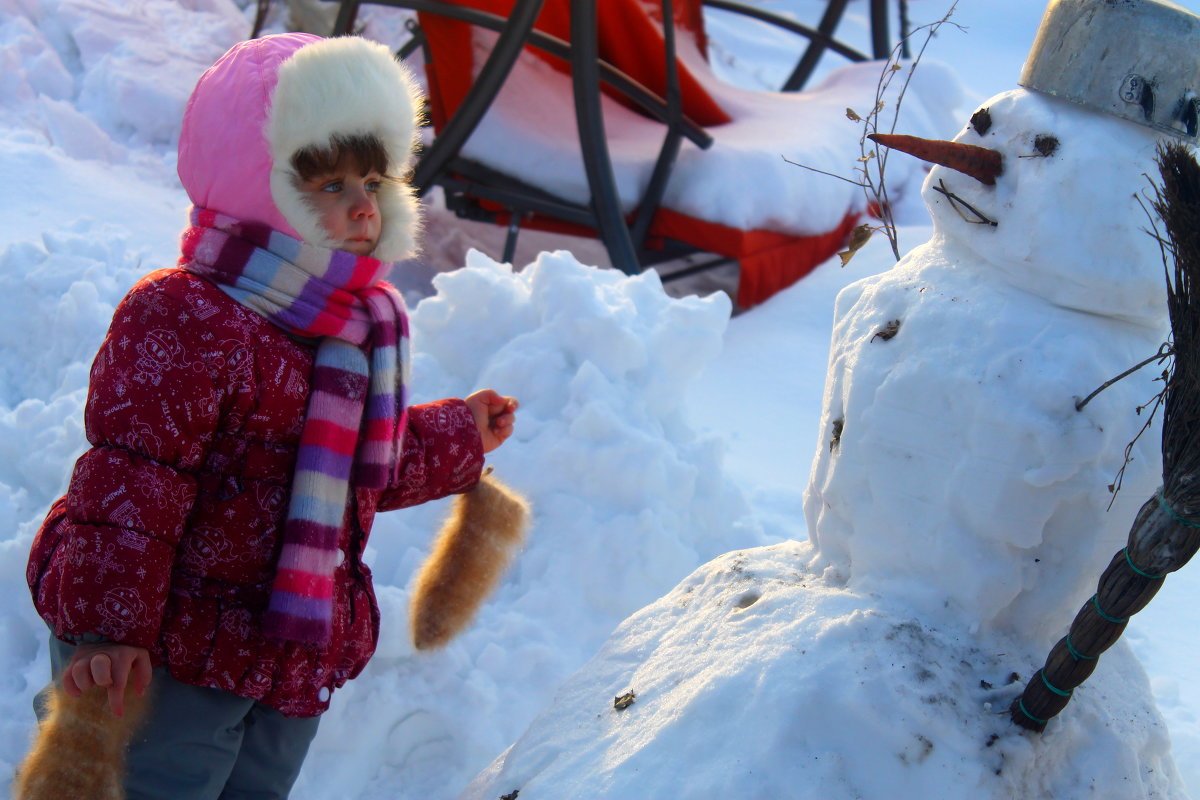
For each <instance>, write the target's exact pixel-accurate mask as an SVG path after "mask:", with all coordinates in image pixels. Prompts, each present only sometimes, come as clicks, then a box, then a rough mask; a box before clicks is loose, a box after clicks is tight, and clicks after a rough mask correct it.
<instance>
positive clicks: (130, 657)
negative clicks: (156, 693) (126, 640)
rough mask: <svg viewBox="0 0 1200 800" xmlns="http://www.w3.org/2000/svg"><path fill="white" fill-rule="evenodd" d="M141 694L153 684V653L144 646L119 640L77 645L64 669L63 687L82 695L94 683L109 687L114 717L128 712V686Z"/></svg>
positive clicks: (67, 691)
mask: <svg viewBox="0 0 1200 800" xmlns="http://www.w3.org/2000/svg"><path fill="white" fill-rule="evenodd" d="M126 685H128V686H130V687H132V688H133V690H134V691H135V692H137V693H138V695H139V696H140V695H142V694H144V693H145V692H146V687H147V686H149V685H150V653H149V652H148V651H147V650H146V648H144V647H134V646H133V645H128V644H118V643H116V642H104V643H102V644H81V645H78V646H76V648H75V653H74V655H72V656H71V663H69V664H67V668H66V669H65V670H63V689H64V690H65V691H66V693H67V694H69V695H71V696H72V697H79V696H80V695H82V694H83V693H84V692H86V691H89V690H91V688H92V687H93V686H101V687H104V688H106V689H108V707H109V708H110V709H112V713H113V714H114V715H115V716H118V717H122V716H124V715H125V687H126Z"/></svg>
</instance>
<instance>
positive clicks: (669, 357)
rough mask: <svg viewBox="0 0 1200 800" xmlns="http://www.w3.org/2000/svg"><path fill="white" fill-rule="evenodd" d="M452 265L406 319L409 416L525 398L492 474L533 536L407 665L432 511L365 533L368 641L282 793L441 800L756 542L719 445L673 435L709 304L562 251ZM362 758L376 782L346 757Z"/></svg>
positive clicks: (681, 432) (706, 327) (398, 517)
mask: <svg viewBox="0 0 1200 800" xmlns="http://www.w3.org/2000/svg"><path fill="white" fill-rule="evenodd" d="M468 261H469V263H468V265H467V267H466V268H465V269H463V270H460V271H457V272H454V273H448V274H443V275H440V276H438V277H437V278H436V279H435V285H436V287H437V294H436V296H434V297H431V298H429V299H426V300H424V301H422V302H421V303H420V304H419V305H418V306H417V308H416V309H415V311H414V313H413V315H412V322H413V341H414V347H415V353H414V358H413V362H414V377H413V382H414V385H415V386H416V387H417V389H418V390H419V392H420V395H421V396H420V397H417V398H416V400H417V401H420V400H421V399H431V398H435V397H444V396H462V395H464V394H466V393H467V392H469V391H471V390H472V389H474V388H478V387H482V386H493V387H495V388H496V389H498V390H500V391H503V392H505V393H511V394H513V395H515V396H516V397H517V398H519V399H520V400H521V410H520V413H519V416H518V423H517V428H516V433H515V434H514V437H513V439H512V440H511V441H510V442H509V443H508V444H506V445H505V447H503V448H501V449H500V450H498V451H496V453H494V454H493V455H492V456H490V457H489V462H490V463H492V464H493V465H494V466H495V467H496V474H497V476H498V477H500V478H501V479H502V480H504V481H505V482H507V483H509V484H510V485H512V486H513V487H514V488H516V489H517V490H519V491H521V492H523V493H524V494H525V495H526V496H527V497H528V498H529V500H530V502H531V504H532V506H533V510H534V524H533V528H532V530H531V531H530V534H529V540H528V543H527V545H526V548H525V551H524V552H523V553H522V554H521V555H520V556H519V557H518V560H517V563H516V566H515V567H514V569H513V571H512V573H511V574H510V575H509V576H508V578H507V579H506V581H505V583H504V584H503V585H502V586H501V588H500V590H499V591H498V593H497V595H496V597H495V598H494V599H493V600H492V601H491V602H490V603H489V604H488V605H487V606H485V607H484V609H483V610H482V612H481V613H480V616H479V618H478V619H477V620H476V622H475V623H474V624H473V625H472V627H471V628H470V629H469V630H468V631H467V632H466V633H465V634H464V635H463V636H462V637H461V638H460V639H458V640H456V641H455V642H453V643H451V645H450V646H449V647H448V648H447V649H446V650H444V651H442V652H438V653H434V654H420V655H418V654H416V653H415V652H414V651H413V650H412V647H411V645H410V644H409V641H408V637H409V633H408V628H407V602H408V598H409V592H410V590H411V586H410V580H411V577H412V574H413V573H414V572H415V570H416V567H417V565H418V564H419V563H420V560H421V559H422V558H423V557H424V554H425V553H426V552H427V550H428V546H429V542H430V537H431V535H432V532H433V531H434V530H435V529H436V526H437V524H438V520H439V516H440V514H441V513H443V510H444V507H445V506H444V503H438V504H430V505H427V506H422V507H418V508H415V509H409V510H405V511H403V512H399V513H395V514H385V515H381V516H380V517H379V518H378V520H377V522H376V530H375V532H374V533H373V534H372V537H371V546H370V550H371V552H370V554H369V558H368V563H370V564H371V566H372V570H373V572H374V574H375V579H376V586H377V588H379V589H380V594H381V604H382V606H383V620H384V622H383V634H382V635H383V642H382V644H381V647H380V650H379V652H378V653H377V654H376V656H375V658H374V660H373V661H372V662H371V664H370V666H369V667H368V669H367V672H366V674H365V675H364V676H363V677H362V678H361V679H359V680H357V681H354V682H352V683H351V684H350V685H348V686H347V687H346V688H345V689H343V690H342V691H341V692H340V693H339V696H338V702H337V703H335V704H334V707H333V708H332V709H331V710H330V712H329V713H328V714H326V716H325V719H324V720H323V722H322V728H321V733H320V735H319V737H318V739H317V742H316V743H315V744H314V749H313V753H312V755H311V756H310V758H311V759H312V761H313V763H314V764H322V765H324V766H322V767H321V768H320V769H313V770H308V771H306V773H305V774H304V776H303V777H302V779H301V783H300V784H299V786H298V791H302V792H305V793H307V796H312V797H332V796H337V793H339V792H344V791H346V792H347V795H346V796H358V791H353V792H349V791H348V790H347V789H346V787H347V786H351V785H352V786H361V787H362V791H367V792H379V793H380V794H379V796H386V795H387V791H388V789H387V787H393V789H392V791H394V787H395V786H397V785H403V786H404V787H405V792H406V793H408V794H407V795H406V796H411V797H447V796H450V795H451V794H453V792H454V791H456V790H457V789H459V788H461V786H462V785H463V784H464V783H465V782H466V780H467V779H468V778H469V777H470V775H471V774H473V773H474V771H475V770H476V769H477V768H478V767H479V766H480V765H481V764H484V763H486V762H487V760H488V759H489V758H490V757H491V756H493V755H495V753H496V752H498V751H499V750H501V749H502V748H503V747H504V746H505V745H506V744H507V743H508V742H510V741H512V739H513V738H515V736H516V735H517V733H519V732H520V731H521V730H522V729H523V727H524V725H525V724H526V723H527V722H528V721H529V720H530V719H531V718H532V716H533V714H534V713H535V712H536V711H537V709H538V708H540V707H541V706H542V705H543V704H544V703H545V702H547V701H548V700H549V699H550V696H551V692H552V690H553V688H554V685H555V684H556V683H557V682H558V681H559V680H560V679H561V678H563V677H565V676H566V675H567V674H568V673H569V672H570V670H571V669H573V668H574V667H575V666H577V665H578V664H579V663H581V662H582V661H583V660H584V659H586V658H587V657H588V656H589V655H590V654H591V653H592V652H594V650H595V648H596V646H597V645H598V644H599V642H600V641H602V640H603V638H604V636H605V635H607V634H608V632H609V631H610V630H611V629H612V628H613V626H615V625H616V624H617V623H618V622H619V621H620V620H621V619H623V618H624V617H625V616H627V615H628V614H629V613H631V612H632V611H634V610H635V609H637V608H638V607H639V606H641V605H644V604H645V603H647V602H650V601H651V600H653V599H654V598H656V597H658V596H660V595H661V594H662V593H663V592H664V591H666V590H667V589H668V588H669V587H670V586H671V585H672V584H673V583H674V582H675V581H676V580H678V576H679V575H681V574H686V573H687V572H688V571H690V570H691V569H692V568H693V566H694V565H695V564H697V563H701V562H703V561H705V560H707V559H709V558H711V557H713V556H715V555H716V554H718V553H721V552H724V551H726V550H728V549H729V548H730V547H735V546H738V544H737V543H739V542H742V543H745V542H759V541H761V539H760V538H759V537H758V536H757V535H756V531H755V530H754V529H753V528H752V527H749V526H748V524H747V520H746V519H745V514H746V513H747V511H748V509H747V508H746V506H745V503H744V501H743V500H742V497H741V494H740V493H739V492H738V490H737V489H736V488H734V487H733V486H732V485H731V484H730V482H729V481H728V480H727V479H726V478H725V477H724V473H723V470H722V467H721V451H720V447H719V445H718V443H717V441H716V440H715V439H713V438H711V437H709V438H699V437H697V436H696V435H695V434H694V433H693V432H692V431H691V429H690V428H689V427H688V426H687V425H686V424H685V423H684V422H683V421H682V420H681V404H682V401H683V399H684V397H686V395H687V392H688V389H689V387H690V385H691V383H692V381H693V380H694V378H695V376H696V375H697V373H698V372H699V371H700V370H701V369H702V368H703V367H704V366H705V365H706V364H707V363H708V362H709V361H710V360H711V359H712V358H713V357H714V356H715V355H716V354H717V352H718V351H719V349H720V346H721V337H722V334H723V332H724V329H725V326H726V323H727V321H728V319H729V312H730V302H729V299H728V298H727V297H726V296H725V295H713V296H711V297H709V298H707V299H699V298H694V297H693V298H687V299H684V300H673V299H671V298H669V297H667V296H666V295H665V294H664V293H663V291H662V287H661V284H660V283H659V282H658V278H657V276H656V275H655V273H652V272H651V273H647V274H645V275H643V276H641V277H636V278H628V277H625V276H623V275H621V274H620V273H615V272H611V271H606V272H599V271H597V270H595V269H592V268H589V267H585V266H582V265H580V264H579V263H578V262H577V261H576V260H575V259H574V258H573V257H572V256H571V255H570V254H569V253H566V252H559V253H552V254H551V253H546V254H543V255H542V256H541V257H540V258H539V259H538V260H537V262H535V263H534V264H532V265H529V266H528V267H526V268H525V269H524V270H522V271H521V272H520V273H514V272H513V270H512V268H511V267H510V266H508V265H502V264H497V263H496V262H494V261H492V260H491V259H488V258H487V257H485V256H482V255H480V254H478V253H472V254H471V256H470V258H469V259H468ZM564 587H571V588H570V590H569V591H566V590H564ZM364 749H366V750H367V751H368V752H369V753H370V755H371V762H372V763H376V762H377V763H378V764H379V766H378V768H377V770H376V771H375V772H374V773H373V774H372V773H368V774H364V771H363V767H362V764H361V763H359V762H358V761H356V760H355V759H353V758H348V757H345V756H346V753H347V752H351V753H360V754H361V753H362V751H363V750H364ZM464 770H465V772H464Z"/></svg>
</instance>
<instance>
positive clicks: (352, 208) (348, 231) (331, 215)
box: [300, 160, 383, 256]
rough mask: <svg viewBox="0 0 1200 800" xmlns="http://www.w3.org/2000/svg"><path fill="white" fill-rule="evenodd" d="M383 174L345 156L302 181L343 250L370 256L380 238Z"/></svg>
mask: <svg viewBox="0 0 1200 800" xmlns="http://www.w3.org/2000/svg"><path fill="white" fill-rule="evenodd" d="M382 182H383V176H382V175H380V174H379V173H378V172H375V171H373V170H372V171H368V172H367V173H366V174H365V175H364V174H362V169H360V168H359V166H358V164H357V163H355V162H354V161H352V160H345V161H344V162H343V163H342V164H339V165H338V166H336V167H334V168H333V169H332V170H330V171H329V172H327V173H325V174H323V175H317V176H315V177H313V178H311V179H310V180H307V181H304V182H303V183H302V184H301V185H300V189H301V191H303V192H304V194H305V195H306V196H307V197H308V200H309V202H310V203H312V205H313V207H314V208H315V209H316V210H317V213H318V214H319V215H320V217H321V226H322V227H323V228H325V232H326V233H328V234H329V238H331V239H333V241H334V242H335V243H336V244H337V247H338V249H339V250H345V251H346V252H348V253H354V255H356V256H369V255H371V253H372V251H374V250H375V245H376V244H377V243H378V242H379V233H380V231H381V230H382V228H383V220H382V219H381V218H380V216H379V198H378V192H379V186H380V184H381V183H382Z"/></svg>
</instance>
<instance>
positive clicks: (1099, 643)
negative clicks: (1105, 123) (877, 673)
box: [1009, 142, 1200, 732]
mask: <svg viewBox="0 0 1200 800" xmlns="http://www.w3.org/2000/svg"><path fill="white" fill-rule="evenodd" d="M1157 161H1158V166H1159V174H1160V176H1161V178H1162V185H1161V186H1156V187H1155V199H1154V202H1153V208H1154V211H1155V212H1156V213H1157V214H1158V216H1159V218H1160V219H1161V220H1162V221H1163V224H1164V226H1165V227H1166V234H1167V235H1166V238H1165V239H1164V238H1162V237H1159V243H1160V244H1161V246H1162V248H1163V266H1164V267H1165V269H1166V283H1167V309H1168V313H1169V315H1170V320H1171V336H1172V340H1173V342H1174V356H1173V359H1172V362H1171V367H1170V374H1169V376H1168V378H1167V385H1166V388H1165V389H1164V390H1163V391H1164V401H1163V431H1162V454H1163V485H1162V488H1161V489H1159V491H1158V492H1157V493H1155V495H1154V496H1153V497H1151V498H1150V499H1149V500H1147V501H1146V502H1145V503H1144V504H1143V505H1142V507H1141V509H1140V510H1139V511H1138V513H1137V516H1136V517H1135V519H1134V522H1133V526H1132V528H1131V529H1130V532H1129V539H1128V541H1127V543H1126V547H1125V549H1123V550H1121V551H1120V552H1118V553H1117V554H1116V555H1114V556H1113V559H1112V561H1111V562H1110V563H1109V565H1108V568H1107V569H1105V571H1104V573H1103V574H1102V575H1101V576H1100V581H1099V583H1098V585H1097V590H1096V594H1095V595H1093V596H1092V597H1091V599H1089V600H1088V601H1087V602H1086V603H1084V605H1083V608H1081V609H1080V610H1079V613H1078V614H1076V616H1075V619H1074V621H1073V622H1072V623H1071V628H1070V630H1069V631H1068V633H1067V635H1066V636H1065V637H1063V638H1062V639H1060V640H1059V641H1058V643H1057V644H1055V645H1054V647H1053V648H1052V649H1051V650H1050V654H1049V656H1048V657H1047V658H1046V663H1045V665H1044V666H1043V667H1042V668H1041V669H1040V670H1038V671H1037V673H1036V674H1035V675H1034V676H1033V678H1032V679H1031V680H1030V681H1029V683H1028V684H1027V685H1026V687H1025V691H1024V692H1023V693H1022V694H1021V695H1020V696H1019V697H1017V698H1016V699H1014V700H1013V702H1012V705H1011V706H1010V708H1009V713H1010V715H1011V718H1012V721H1013V722H1014V723H1015V724H1017V725H1019V726H1021V727H1023V728H1028V729H1030V730H1033V731H1038V732H1040V731H1042V730H1044V729H1045V727H1046V723H1047V722H1049V720H1050V718H1052V717H1054V716H1055V715H1057V714H1058V713H1059V712H1061V711H1062V710H1063V709H1064V708H1066V706H1067V703H1068V702H1070V699H1071V695H1072V693H1073V692H1074V690H1075V688H1076V687H1078V686H1079V684H1081V683H1083V681H1085V680H1086V679H1087V678H1088V676H1089V675H1091V674H1092V671H1093V670H1094V669H1095V668H1096V663H1097V660H1098V659H1099V657H1100V654H1101V653H1103V652H1104V651H1105V650H1107V649H1108V648H1110V647H1112V645H1113V644H1115V643H1116V641H1117V639H1119V638H1120V636H1121V634H1122V633H1123V632H1124V630H1125V626H1126V625H1127V624H1128V622H1129V617H1130V616H1132V615H1133V614H1136V613H1137V612H1138V611H1141V610H1142V609H1143V608H1145V607H1146V604H1147V603H1149V602H1150V600H1151V598H1153V597H1154V595H1155V593H1157V592H1158V590H1159V588H1160V587H1161V586H1162V583H1163V578H1165V577H1166V575H1167V574H1168V573H1171V572H1174V571H1175V570H1177V569H1179V568H1180V567H1182V566H1183V565H1184V564H1186V563H1187V561H1188V559H1190V558H1191V557H1192V555H1193V554H1195V552H1196V550H1197V548H1198V547H1200V165H1197V163H1196V160H1195V158H1194V157H1193V155H1192V152H1191V150H1190V149H1189V148H1188V147H1186V146H1184V145H1182V144H1178V143H1174V142H1173V143H1169V144H1164V145H1160V147H1159V151H1158V158H1157Z"/></svg>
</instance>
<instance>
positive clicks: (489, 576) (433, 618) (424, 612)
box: [409, 468, 529, 650]
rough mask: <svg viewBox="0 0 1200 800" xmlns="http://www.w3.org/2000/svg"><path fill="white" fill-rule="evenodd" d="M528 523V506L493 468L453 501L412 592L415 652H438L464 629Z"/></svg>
mask: <svg viewBox="0 0 1200 800" xmlns="http://www.w3.org/2000/svg"><path fill="white" fill-rule="evenodd" d="M528 519H529V506H528V504H527V503H526V502H525V500H524V499H523V498H521V497H520V496H519V495H517V494H516V493H515V492H513V491H512V489H510V488H508V487H507V486H505V485H504V484H503V483H501V482H500V481H498V480H496V479H495V478H493V477H492V476H491V468H489V469H488V471H487V472H485V473H484V475H483V477H482V478H480V480H479V484H478V485H477V486H476V487H475V488H474V489H472V490H471V491H469V492H466V493H465V494H461V495H459V496H458V497H456V498H455V499H454V507H453V509H452V511H451V513H450V516H449V518H448V519H447V520H446V523H445V524H444V525H443V526H442V530H441V531H440V532H439V533H438V536H437V540H436V541H435V542H434V545H433V552H431V553H430V554H429V558H427V559H426V560H425V563H424V565H422V567H421V571H420V573H419V574H418V576H417V583H416V589H415V590H414V591H413V598H412V604H411V606H410V608H409V618H410V622H411V624H412V636H413V645H414V646H415V647H416V648H417V649H418V650H428V649H431V648H436V647H442V646H443V645H445V644H446V643H447V642H449V641H450V640H451V639H453V638H454V637H455V636H456V635H458V633H459V632H461V631H462V629H463V628H465V627H466V626H467V623H469V622H470V621H471V618H472V617H474V616H475V612H476V611H477V610H478V609H479V606H480V605H482V604H483V601H484V600H485V599H486V598H487V596H488V595H489V594H491V593H492V590H494V589H495V588H496V585H497V584H498V583H499V582H500V578H501V576H502V575H503V574H504V571H505V570H506V569H507V568H508V565H509V563H510V562H511V561H512V558H513V555H514V554H515V553H516V550H517V547H518V546H519V545H520V544H521V541H522V540H523V538H524V534H525V527H526V525H527V524H528Z"/></svg>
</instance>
